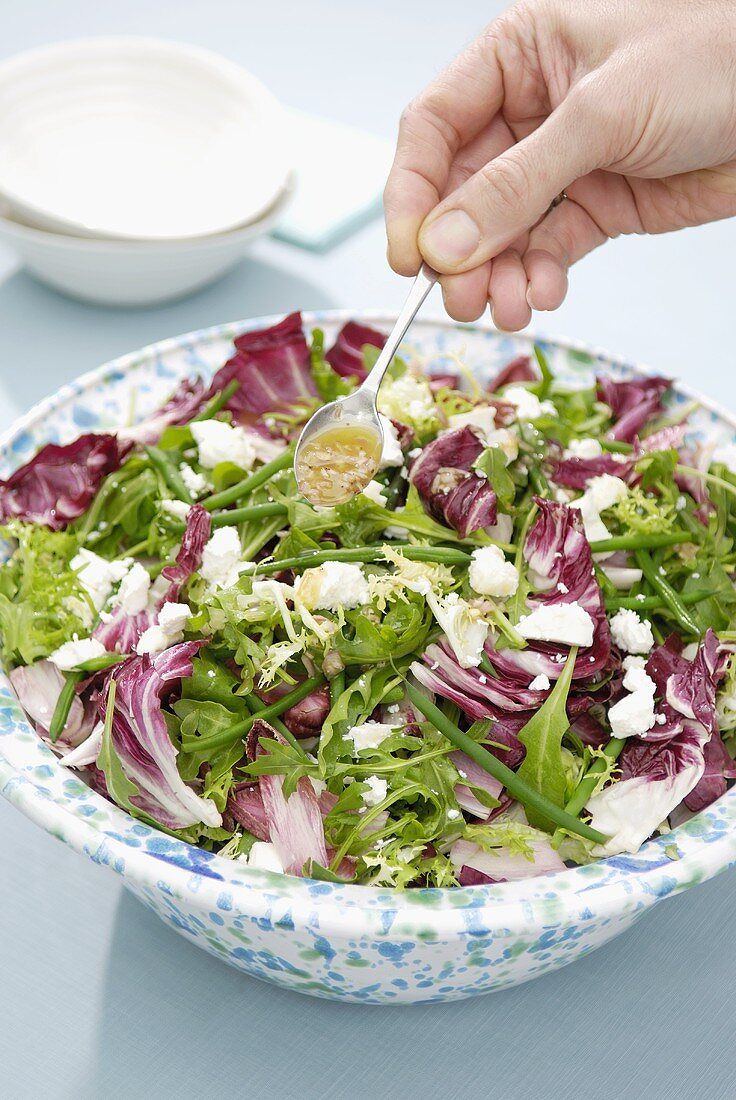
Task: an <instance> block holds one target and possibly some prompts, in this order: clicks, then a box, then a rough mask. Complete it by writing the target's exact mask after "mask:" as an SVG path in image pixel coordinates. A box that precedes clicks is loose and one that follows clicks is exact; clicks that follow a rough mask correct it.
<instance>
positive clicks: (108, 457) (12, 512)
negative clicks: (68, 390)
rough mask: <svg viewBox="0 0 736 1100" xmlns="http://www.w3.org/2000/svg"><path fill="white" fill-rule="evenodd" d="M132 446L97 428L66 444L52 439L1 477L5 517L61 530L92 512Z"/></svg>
mask: <svg viewBox="0 0 736 1100" xmlns="http://www.w3.org/2000/svg"><path fill="white" fill-rule="evenodd" d="M132 446H133V444H132V443H120V442H119V441H118V439H117V437H116V436H114V435H96V434H94V433H92V432H90V433H89V434H87V435H80V437H79V439H75V440H74V442H73V443H67V444H66V445H65V446H63V447H62V446H59V445H58V444H57V443H47V445H46V446H45V447H42V448H41V450H40V451H39V452H38V454H37V455H36V456H35V457H34V458H32V459H31V460H30V462H27V463H26V464H25V466H21V467H20V468H19V469H17V470H16V471H15V473H13V474H11V475H10V477H9V478H8V479H7V481H0V521H2V522H3V523H7V522H8V520H11V519H16V518H17V519H22V520H26V521H27V522H29V523H41V524H43V525H44V526H45V527H50V528H51V530H52V531H60V530H61V529H62V528H63V527H66V525H67V524H68V523H71V521H72V520H74V519H78V518H79V516H81V515H82V513H83V512H86V511H87V508H88V507H89V505H90V504H91V502H92V499H93V497H94V496H95V494H96V493H97V490H98V489H99V487H100V483H101V481H102V479H103V478H105V477H106V476H107V475H108V474H110V473H112V472H113V471H114V470H117V469H118V468H119V466H120V464H121V463H122V461H123V459H124V458H125V457H126V455H127V454H128V452H129V451H130V449H131V447H132Z"/></svg>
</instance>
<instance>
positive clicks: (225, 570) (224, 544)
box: [199, 421, 243, 588]
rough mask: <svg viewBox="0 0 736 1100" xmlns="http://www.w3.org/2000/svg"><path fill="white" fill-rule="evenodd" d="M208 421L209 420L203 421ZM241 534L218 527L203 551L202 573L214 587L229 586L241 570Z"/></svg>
mask: <svg viewBox="0 0 736 1100" xmlns="http://www.w3.org/2000/svg"><path fill="white" fill-rule="evenodd" d="M203 423H207V421H203ZM240 558H241V546H240V535H239V534H238V529H237V527H218V528H217V530H216V531H214V532H213V534H212V537H211V538H210V539H209V541H208V542H207V544H206V546H205V548H204V550H203V552H202V565H201V566H200V570H199V571H200V573H201V574H202V576H203V577H204V579H205V580H206V581H207V583H208V584H210V585H212V587H213V588H229V587H230V585H233V584H235V582H236V580H237V579H238V576H239V574H240V572H241V568H240V567H241V566H242V564H243V563H242V562H241V560H240Z"/></svg>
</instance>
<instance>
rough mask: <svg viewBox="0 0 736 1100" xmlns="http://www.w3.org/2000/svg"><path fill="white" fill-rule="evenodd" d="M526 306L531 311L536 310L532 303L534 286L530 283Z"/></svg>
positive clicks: (527, 290) (527, 289)
mask: <svg viewBox="0 0 736 1100" xmlns="http://www.w3.org/2000/svg"><path fill="white" fill-rule="evenodd" d="M526 304H527V305H528V306H529V309H534V302H533V301H532V284H531V283H528V284H527V288H526Z"/></svg>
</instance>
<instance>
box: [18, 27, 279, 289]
mask: <svg viewBox="0 0 736 1100" xmlns="http://www.w3.org/2000/svg"><path fill="white" fill-rule="evenodd" d="M292 167H293V166H292V163H291V157H290V146H289V130H288V125H287V121H286V115H285V112H284V111H283V109H282V108H281V106H280V105H279V103H278V102H277V100H276V99H275V98H274V97H273V95H272V94H271V93H270V92H269V91H268V90H267V89H266V88H265V87H264V86H263V84H261V83H260V81H258V80H257V79H256V78H255V77H253V76H252V75H251V74H250V73H248V72H246V71H245V70H244V69H242V68H241V67H240V66H238V65H235V64H234V63H233V62H231V61H228V60H227V59H226V58H223V57H220V56H219V55H217V54H214V53H211V52H209V51H207V50H203V49H199V48H197V47H193V46H188V45H183V44H180V43H177V42H169V41H165V40H159V39H150V38H95V39H81V40H77V41H68V42H61V43H58V44H55V45H52V46H45V47H42V48H41V49H36V50H31V51H29V52H27V53H23V54H20V55H18V56H16V57H14V58H11V59H10V60H8V61H5V62H3V63H2V64H0V242H3V243H5V244H7V245H9V246H10V247H11V248H12V249H13V250H14V251H15V252H16V253H17V255H18V256H19V258H20V260H21V261H22V263H23V265H24V266H25V267H26V268H27V269H28V270H29V271H30V272H32V273H33V274H34V275H36V276H37V277H38V278H39V279H41V280H42V281H43V282H46V283H48V284H50V285H51V286H53V287H55V288H56V289H58V290H61V291H63V292H65V293H67V294H71V295H73V296H75V297H78V298H83V299H85V300H87V301H92V302H98V303H103V304H114V305H147V304H153V303H155V302H162V301H167V300H169V299H172V298H177V297H180V296H182V295H184V294H187V293H189V292H190V291H193V290H196V289H197V288H199V287H202V286H204V285H206V284H207V283H209V282H211V281H212V280H213V279H215V278H217V277H218V276H219V275H222V274H224V272H225V271H227V270H228V269H229V268H231V267H233V266H234V265H235V264H236V263H237V262H238V261H239V260H240V259H241V258H242V257H243V255H244V254H245V253H246V252H247V251H248V249H249V248H250V246H251V245H252V243H253V242H254V241H255V240H256V239H257V238H258V237H260V236H262V235H263V234H264V233H267V232H268V231H269V230H270V229H271V227H272V226H273V224H274V223H275V221H276V220H277V218H278V217H279V215H280V213H281V211H282V209H283V207H284V206H285V205H286V203H287V202H288V199H289V195H290V192H291V189H292V186H293V174H292Z"/></svg>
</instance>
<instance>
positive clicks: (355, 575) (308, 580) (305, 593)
mask: <svg viewBox="0 0 736 1100" xmlns="http://www.w3.org/2000/svg"><path fill="white" fill-rule="evenodd" d="M294 593H295V595H296V597H297V599H299V600H300V601H301V602H302V603H303V604H304V606H305V607H307V608H308V609H309V610H310V611H314V610H317V609H322V610H324V611H339V610H340V608H346V609H351V608H354V607H362V606H363V605H364V604H367V603H369V602H370V591H369V588H368V581H367V580H366V579H365V577H364V575H363V570H362V569H361V567H360V566H359V565H354V564H353V563H352V562H342V561H326V562H325V563H324V564H323V565H319V566H317V568H316V569H305V570H304V572H303V573H302V575H301V576H300V577H297V579H296V580H295V582H294Z"/></svg>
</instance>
